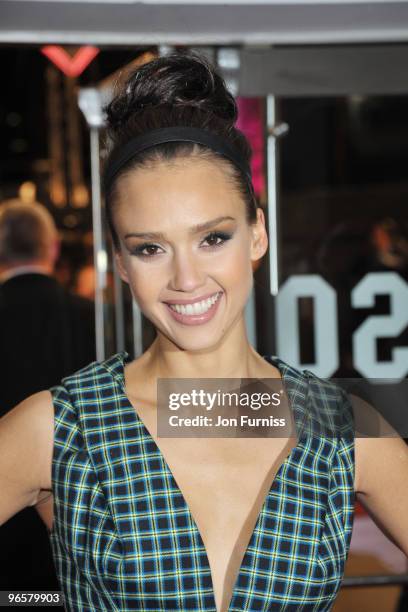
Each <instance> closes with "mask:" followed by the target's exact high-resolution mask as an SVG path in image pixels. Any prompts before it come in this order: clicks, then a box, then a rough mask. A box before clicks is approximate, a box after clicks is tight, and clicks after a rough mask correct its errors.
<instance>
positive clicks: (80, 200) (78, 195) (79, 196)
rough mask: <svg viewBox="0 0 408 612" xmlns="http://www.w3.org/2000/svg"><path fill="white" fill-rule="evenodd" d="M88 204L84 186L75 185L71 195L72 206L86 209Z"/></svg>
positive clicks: (87, 195)
mask: <svg viewBox="0 0 408 612" xmlns="http://www.w3.org/2000/svg"><path fill="white" fill-rule="evenodd" d="M88 204H89V194H88V190H87V188H86V187H85V185H75V186H74V188H73V193H72V206H73V207H74V208H86V207H87V206H88Z"/></svg>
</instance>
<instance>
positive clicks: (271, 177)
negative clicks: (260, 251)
mask: <svg viewBox="0 0 408 612" xmlns="http://www.w3.org/2000/svg"><path fill="white" fill-rule="evenodd" d="M275 119H276V118H275V96H272V95H268V96H267V97H266V124H267V129H268V135H267V182H268V232H269V272H270V279H269V286H270V292H271V295H277V293H278V289H279V277H278V219H277V215H278V211H277V194H276V139H275V135H274V134H273V133H272V129H273V127H274V126H275Z"/></svg>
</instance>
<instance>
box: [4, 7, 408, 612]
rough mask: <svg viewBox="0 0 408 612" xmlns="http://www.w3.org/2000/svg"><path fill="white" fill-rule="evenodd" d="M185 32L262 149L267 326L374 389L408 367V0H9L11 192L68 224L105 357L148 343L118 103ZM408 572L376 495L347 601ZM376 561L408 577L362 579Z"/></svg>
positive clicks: (342, 606)
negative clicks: (107, 147)
mask: <svg viewBox="0 0 408 612" xmlns="http://www.w3.org/2000/svg"><path fill="white" fill-rule="evenodd" d="M185 48H191V49H197V50H200V51H202V52H204V53H206V54H207V55H208V57H209V58H210V59H211V61H213V62H214V63H215V64H216V65H217V66H218V67H219V68H220V70H221V72H222V74H223V76H224V77H225V79H226V81H227V84H228V86H229V88H230V90H231V92H232V93H233V94H234V95H235V96H236V97H237V101H238V105H239V120H238V126H239V127H240V129H242V130H243V131H244V132H245V133H246V134H247V136H248V138H249V139H250V142H251V144H252V148H253V152H254V154H253V160H252V170H253V177H254V186H255V192H256V195H257V197H258V200H259V203H260V205H261V206H262V207H263V208H264V210H265V214H266V218H267V222H268V233H269V240H270V249H269V253H268V254H267V255H266V256H265V258H264V260H263V261H262V262H261V263H260V265H259V267H258V269H257V270H256V272H255V284H254V291H253V294H252V296H251V299H250V301H249V302H248V305H247V311H246V317H247V324H248V333H249V336H250V340H251V342H252V343H253V345H254V346H255V347H256V349H257V351H258V352H259V353H261V354H276V355H279V356H280V357H281V358H282V359H284V360H286V361H288V362H289V363H291V364H292V365H293V366H295V367H299V368H307V369H310V370H312V371H313V372H315V373H316V374H318V375H319V376H322V377H334V378H337V379H361V380H364V381H366V383H367V385H368V386H370V388H371V392H372V389H373V388H375V385H379V380H378V379H387V382H386V384H388V385H389V384H390V383H394V384H395V385H396V386H398V384H399V383H400V382H401V381H404V380H405V381H406V379H407V376H408V214H407V213H408V173H407V168H408V144H407V143H408V113H407V108H408V75H407V70H406V66H407V65H408V5H407V3H406V2H404V1H400V2H385V1H380V0H379V1H377V2H368V1H363V0H361V1H359V2H347V3H346V2H342V1H341V0H338V1H335V0H330V1H329V0H326V1H325V0H322V1H320V2H319V1H312V0H310V1H309V0H307V1H306V0H304V1H302V0H298V2H293V1H290V0H288V1H286V2H285V1H284V0H281V1H280V2H279V3H277V2H274V1H273V0H271V1H269V2H268V1H267V0H264V1H263V2H258V3H257V4H253V3H250V2H243V1H239V0H237V1H235V2H234V1H232V0H231V1H229V2H228V1H226V2H223V3H221V2H217V1H216V0H212V1H211V0H208V1H207V2H205V1H204V0H202V2H200V5H195V4H194V3H192V2H190V3H189V2H187V1H185V2H178V1H177V0H173V1H167V2H166V1H165V0H162V1H161V2H156V1H153V0H151V1H149V0H145V2H140V3H136V2H131V1H128V2H118V3H113V2H65V1H64V0H54V1H53V2H52V1H49V2H42V1H40V0H33V1H20V0H17V1H14V2H11V1H1V0H0V65H1V68H2V73H1V76H2V78H1V94H0V202H5V201H9V200H10V199H12V200H13V199H14V200H19V201H23V202H25V203H27V204H30V203H31V204H33V205H34V204H35V203H37V202H39V203H41V204H43V205H44V206H45V207H46V208H47V210H48V211H49V212H50V213H51V215H52V217H53V219H54V221H55V224H56V226H57V229H58V233H59V237H60V240H61V246H60V252H59V256H58V259H57V260H56V263H55V269H54V275H55V278H56V279H57V280H58V282H59V283H60V285H62V286H63V287H64V288H65V289H66V290H67V291H68V292H70V293H71V294H75V295H77V296H80V297H82V298H84V299H87V300H90V301H91V302H92V308H93V312H94V317H95V318H94V322H95V332H96V335H95V357H96V358H97V359H103V358H105V357H107V356H109V355H111V354H113V353H115V352H117V351H122V350H126V351H127V352H129V353H130V354H131V355H133V356H135V357H136V356H138V355H139V354H140V353H141V352H142V351H144V350H145V349H146V348H147V347H148V346H149V344H150V343H151V341H152V340H153V338H154V330H153V329H152V327H151V326H150V324H149V322H148V321H147V320H145V319H144V317H143V316H142V315H141V313H140V312H139V310H138V308H137V306H136V305H135V304H133V303H132V300H131V299H130V294H129V291H128V288H127V286H126V285H124V284H123V283H122V282H121V280H120V279H119V278H118V275H117V274H116V270H115V268H114V265H113V258H112V245H111V243H110V238H109V236H108V235H107V231H106V227H105V223H104V217H103V207H104V203H103V197H102V195H101V190H100V172H99V162H100V159H101V158H103V155H104V116H103V106H104V104H106V102H108V101H109V99H110V96H111V94H112V87H113V85H114V83H115V82H116V81H117V80H118V79H121V78H123V77H124V76H125V75H126V72H127V71H128V70H129V69H131V68H133V67H135V66H136V65H138V64H141V63H144V62H146V61H149V59H152V58H153V57H155V56H159V55H165V54H166V53H169V52H172V51H177V50H178V49H179V50H181V49H185ZM0 209H1V204H0ZM403 388H404V389H406V388H407V387H406V386H405V387H403ZM399 397H400V398H401V394H400V395H399ZM402 399H403V400H407V401H406V402H405V403H404V402H402V403H401V404H400V405H398V406H397V408H398V410H399V412H400V413H401V411H403V410H405V411H406V410H408V403H407V402H408V398H407V397H406V395H405V396H404V397H403V398H402ZM406 572H407V568H406V560H405V559H404V555H403V554H402V553H401V552H400V551H399V550H398V549H397V548H396V547H395V546H394V545H392V544H391V543H390V542H389V541H388V540H387V539H386V538H385V536H383V535H382V534H381V532H380V531H379V530H378V528H377V527H376V526H375V525H374V523H373V522H372V520H371V519H370V517H369V516H367V515H366V514H365V512H364V511H363V509H362V508H360V507H359V506H357V508H356V519H355V528H354V532H353V540H352V546H351V552H350V556H349V560H348V565H347V571H346V579H345V585H344V587H343V588H342V591H341V594H340V596H339V598H338V601H337V602H336V606H335V610H337V611H338V612H339V611H342V610H356V611H358V612H364V611H365V610H367V611H368V610H370V611H371V610H373V609H376V610H382V611H384V612H385V611H388V610H389V611H391V610H400V611H401V610H408V604H407V601H406V596H405V595H404V590H403V587H402V585H403V584H407V574H406ZM375 575H376V576H383V577H384V576H389V577H390V578H388V580H387V578H382V579H378V580H377V582H378V583H380V582H381V581H382V583H387V581H388V583H389V584H388V585H386V586H378V585H376V586H375V585H374V582H375V580H374V579H372V580H371V584H369V582H370V580H369V579H367V580H366V584H365V586H364V584H362V585H360V586H351V584H352V580H351V578H352V577H353V576H354V577H356V576H359V577H361V576H371V577H372V576H375ZM395 575H399V576H400V578H399V579H398V578H395ZM392 576H394V578H393V577H392ZM348 578H350V580H349V583H348V585H347V579H348ZM357 582H358V581H357V580H355V582H354V584H356V583H357ZM363 582H364V581H363ZM394 582H395V584H394Z"/></svg>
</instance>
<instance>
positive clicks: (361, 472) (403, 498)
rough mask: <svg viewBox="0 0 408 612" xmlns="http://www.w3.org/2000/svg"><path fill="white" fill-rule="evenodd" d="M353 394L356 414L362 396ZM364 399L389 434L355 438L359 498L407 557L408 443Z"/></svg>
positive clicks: (364, 408)
mask: <svg viewBox="0 0 408 612" xmlns="http://www.w3.org/2000/svg"><path fill="white" fill-rule="evenodd" d="M350 398H351V399H352V404H353V407H354V411H355V414H356V412H357V411H358V410H359V409H361V406H362V404H361V402H362V401H363V400H360V398H357V397H355V396H350ZM363 403H364V406H363V410H364V411H366V410H372V411H373V419H377V421H378V419H380V421H381V423H380V427H381V429H380V431H381V432H387V434H386V435H387V437H377V438H364V437H356V438H355V466H356V474H355V490H356V493H357V499H358V501H359V502H360V503H361V504H362V505H363V506H364V508H365V509H366V511H367V512H368V514H369V515H370V516H371V518H372V519H373V520H374V522H375V523H376V524H377V525H378V527H379V528H380V529H381V531H382V532H383V533H384V534H385V535H386V536H387V537H388V538H389V539H390V540H391V541H392V542H393V543H394V544H395V545H396V546H398V548H399V549H400V550H401V551H402V552H404V553H405V555H406V556H407V557H408V445H407V444H406V443H405V442H404V440H403V439H402V438H401V437H400V436H399V435H398V434H397V432H396V431H395V430H394V429H393V428H392V427H391V426H390V425H389V424H388V423H387V422H386V421H384V420H383V419H382V417H381V416H379V413H377V412H374V409H373V408H372V406H369V405H368V404H367V403H366V402H363ZM373 422H374V421H373Z"/></svg>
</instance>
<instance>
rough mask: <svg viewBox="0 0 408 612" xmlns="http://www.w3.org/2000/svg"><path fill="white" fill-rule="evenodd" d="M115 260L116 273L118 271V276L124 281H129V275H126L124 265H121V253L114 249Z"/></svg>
mask: <svg viewBox="0 0 408 612" xmlns="http://www.w3.org/2000/svg"><path fill="white" fill-rule="evenodd" d="M115 261H116V267H117V269H118V273H119V276H120V278H121V279H122V280H123V281H124V282H125V283H129V277H128V275H127V272H126V269H125V267H124V265H123V259H122V254H121V253H120V252H119V251H115Z"/></svg>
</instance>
